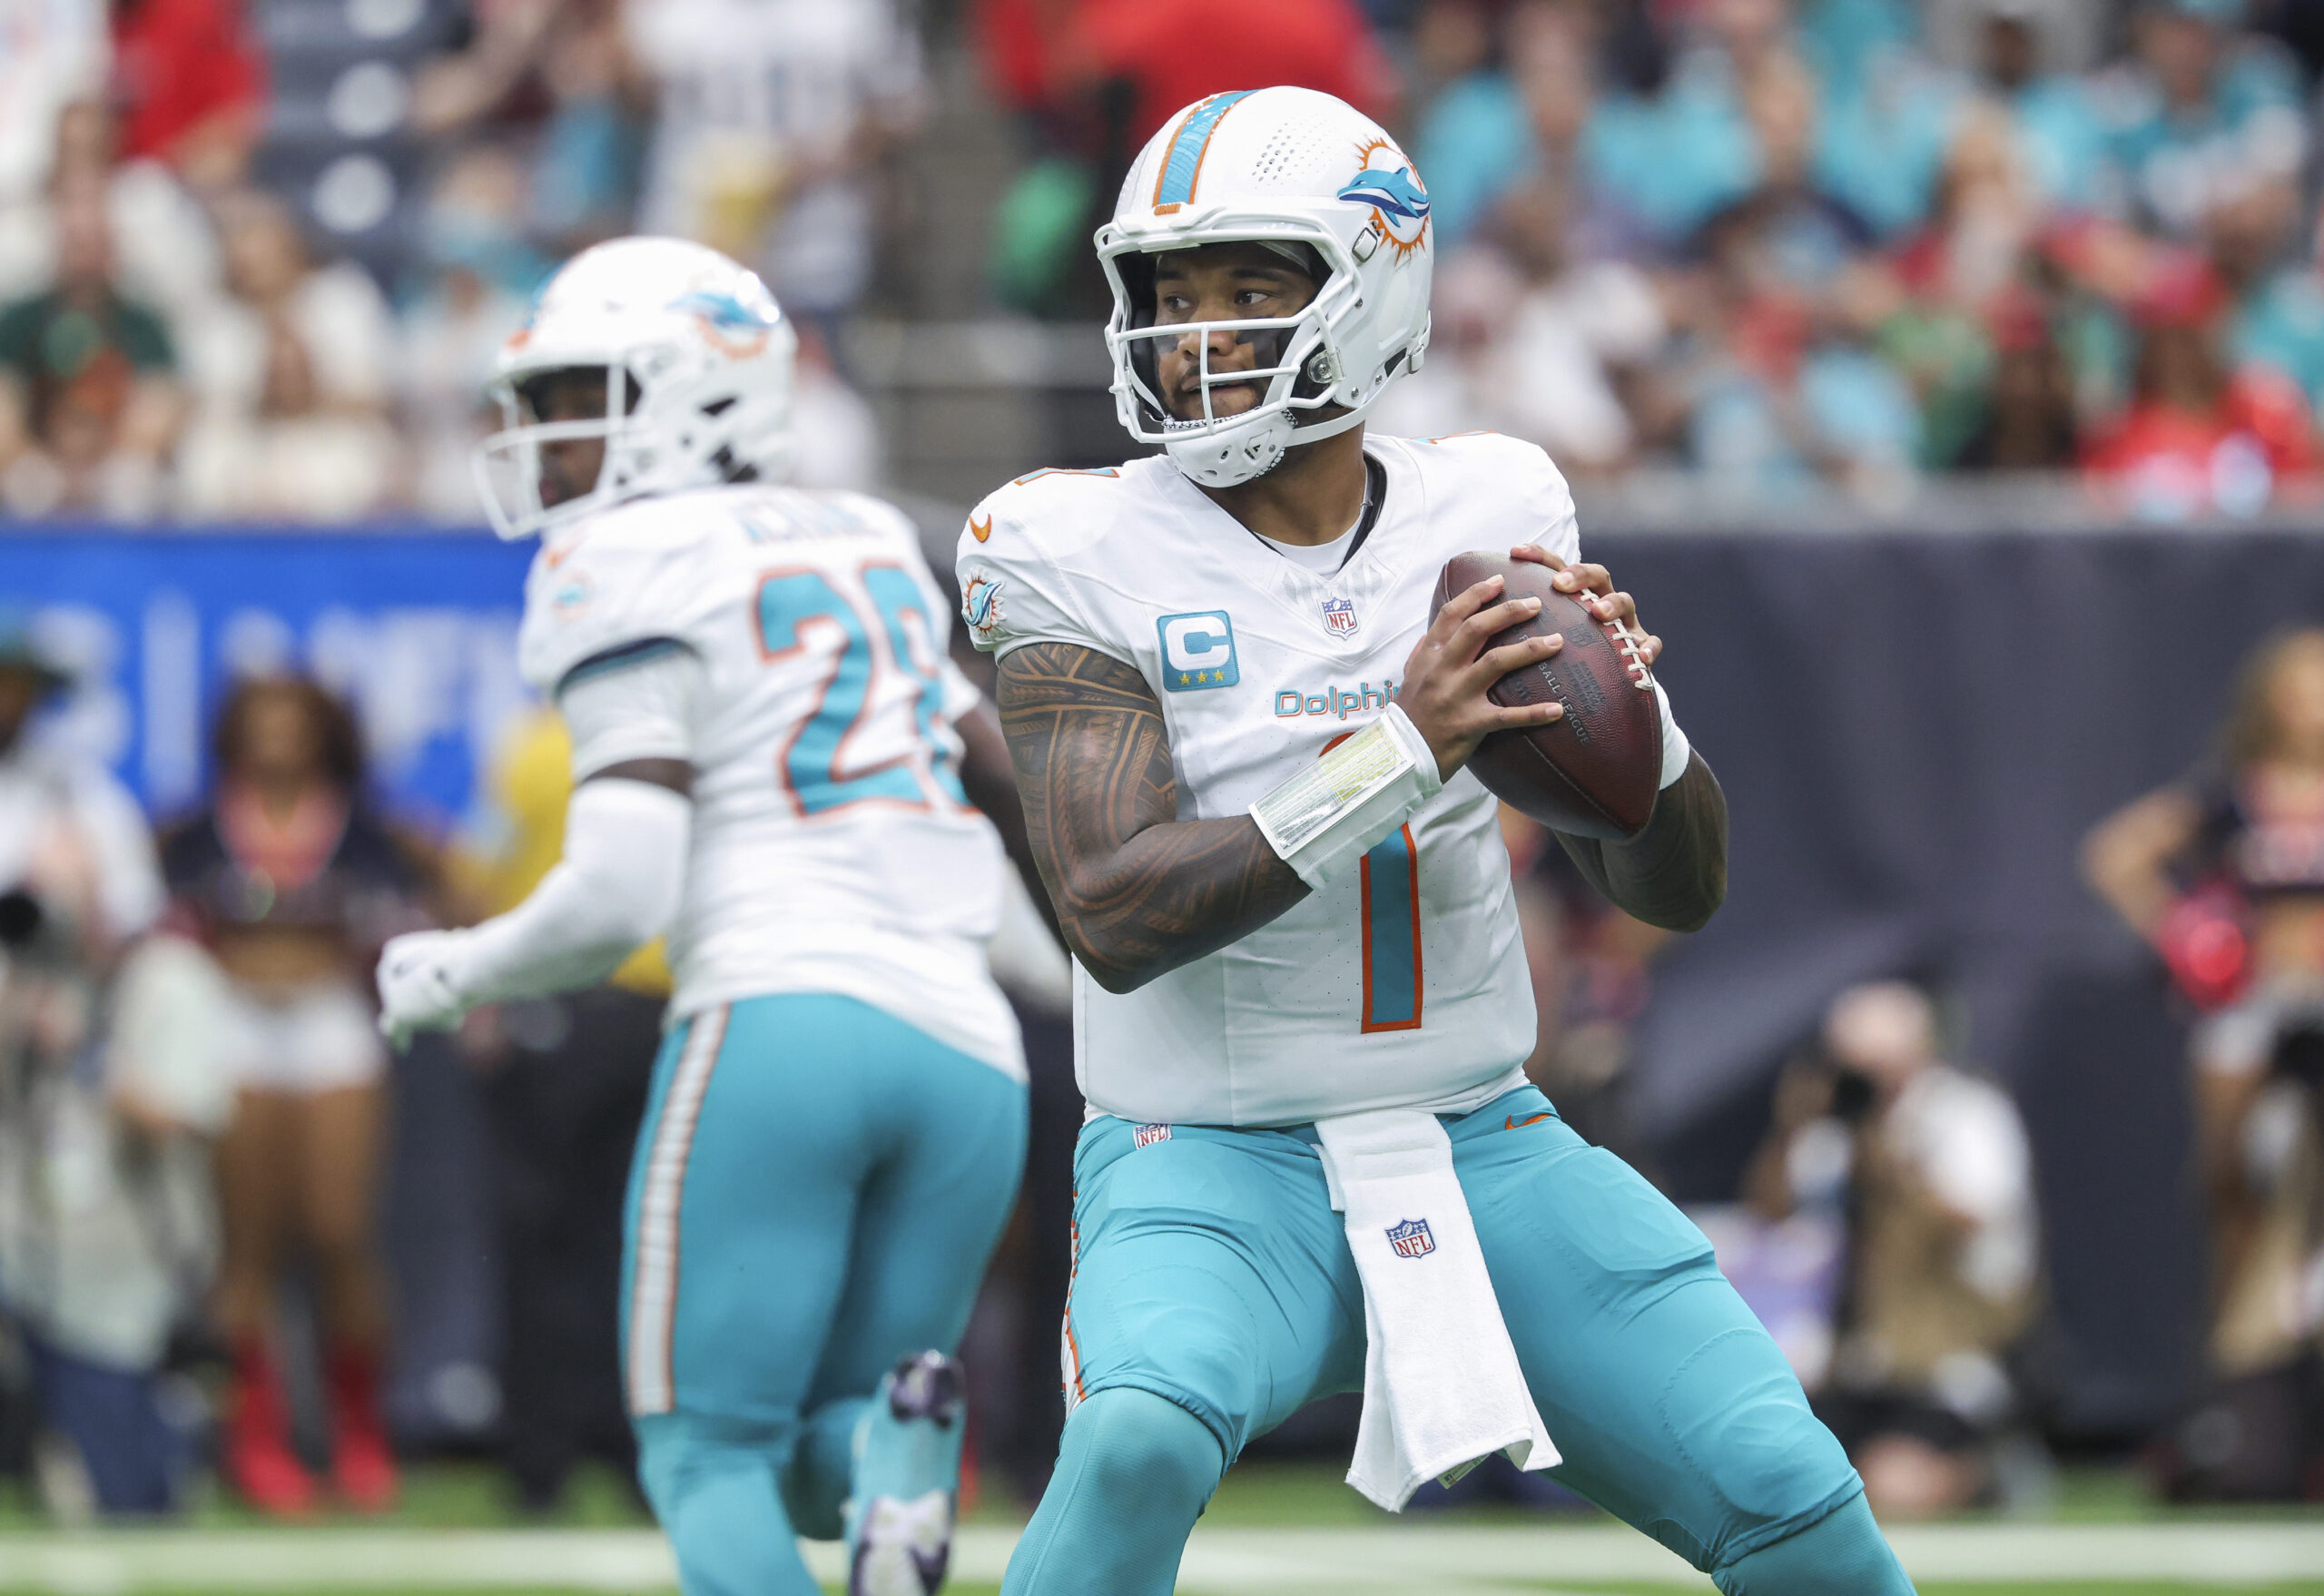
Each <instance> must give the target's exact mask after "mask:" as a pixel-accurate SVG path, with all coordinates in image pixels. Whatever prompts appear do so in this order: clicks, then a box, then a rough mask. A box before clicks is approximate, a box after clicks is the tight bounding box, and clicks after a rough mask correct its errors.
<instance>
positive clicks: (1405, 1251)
mask: <svg viewBox="0 0 2324 1596" xmlns="http://www.w3.org/2000/svg"><path fill="white" fill-rule="evenodd" d="M1388 1245H1389V1246H1393V1247H1394V1248H1395V1249H1396V1256H1398V1257H1400V1258H1424V1257H1426V1256H1428V1255H1429V1254H1431V1253H1433V1252H1434V1251H1435V1250H1436V1237H1434V1236H1431V1235H1430V1234H1429V1233H1428V1221H1427V1220H1425V1219H1407V1220H1405V1221H1404V1222H1403V1224H1402V1225H1391V1226H1389V1227H1388Z"/></svg>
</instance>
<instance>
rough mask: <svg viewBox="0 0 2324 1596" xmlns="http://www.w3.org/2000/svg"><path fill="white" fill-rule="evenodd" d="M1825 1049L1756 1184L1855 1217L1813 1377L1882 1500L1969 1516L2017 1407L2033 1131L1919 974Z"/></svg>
mask: <svg viewBox="0 0 2324 1596" xmlns="http://www.w3.org/2000/svg"><path fill="white" fill-rule="evenodd" d="M1822 1054H1823V1056H1822V1057H1821V1058H1819V1059H1815V1060H1813V1061H1810V1062H1806V1063H1801V1064H1796V1065H1794V1066H1793V1067H1792V1068H1791V1069H1787V1070H1786V1071H1785V1073H1784V1078H1783V1079H1782V1081H1781V1083H1780V1084H1779V1085H1778V1087H1777V1096H1776V1124H1775V1128H1774V1129H1773V1130H1772V1131H1771V1132H1770V1134H1769V1136H1768V1141H1767V1142H1766V1143H1765V1144H1764V1145H1763V1146H1762V1147H1761V1148H1760V1150H1759V1153H1758V1157H1757V1158H1755V1159H1754V1161H1753V1164H1752V1167H1751V1170H1750V1173H1749V1175H1748V1177H1747V1187H1746V1189H1747V1194H1748V1197H1750V1200H1751V1202H1752V1205H1753V1206H1754V1207H1757V1208H1758V1209H1759V1210H1760V1211H1761V1212H1762V1213H1763V1214H1765V1215H1766V1216H1767V1217H1769V1218H1783V1217H1787V1216H1788V1215H1790V1214H1792V1213H1793V1212H1795V1211H1796V1210H1798V1209H1802V1208H1810V1207H1823V1208H1825V1209H1827V1211H1832V1212H1836V1213H1837V1214H1838V1215H1839V1216H1840V1217H1841V1218H1842V1219H1843V1222H1844V1224H1845V1226H1846V1233H1847V1245H1846V1265H1845V1268H1844V1276H1843V1277H1844V1286H1843V1288H1842V1297H1841V1303H1840V1311H1839V1315H1838V1321H1839V1322H1838V1325H1837V1338H1836V1342H1835V1345H1834V1350H1833V1355H1832V1358H1831V1362H1830V1364H1829V1367H1828V1370H1827V1372H1826V1374H1825V1375H1824V1377H1823V1378H1822V1379H1821V1380H1814V1379H1810V1380H1808V1381H1807V1385H1808V1391H1809V1394H1810V1396H1811V1397H1812V1398H1813V1400H1814V1402H1815V1405H1816V1412H1817V1415H1818V1416H1819V1417H1821V1418H1822V1419H1823V1420H1824V1421H1825V1423H1827V1424H1829V1425H1830V1426H1831V1427H1832V1432H1833V1433H1834V1434H1836V1435H1837V1436H1838V1437H1839V1438H1840V1440H1841V1442H1842V1443H1844V1444H1845V1445H1846V1447H1847V1449H1848V1456H1849V1458H1850V1459H1851V1461H1853V1462H1854V1463H1856V1468H1857V1470H1858V1472H1859V1473H1862V1474H1863V1476H1864V1484H1865V1492H1866V1495H1867V1496H1868V1497H1869V1499H1870V1500H1871V1502H1872V1505H1873V1510H1874V1511H1875V1512H1877V1513H1878V1514H1879V1515H1880V1516H1881V1517H1882V1518H1884V1519H1890V1518H1928V1517H1932V1516H1935V1515H1936V1514H1940V1513H1945V1512H1955V1511H1957V1510H1958V1509H1961V1508H1965V1507H1967V1506H1970V1505H1972V1504H1973V1503H1975V1502H1979V1501H1980V1500H1981V1499H1984V1498H1985V1497H1987V1496H1988V1495H1989V1494H1990V1493H1992V1491H1993V1490H1994V1486H1995V1485H1996V1481H1995V1478H1994V1456H1995V1452H1994V1443H1995V1442H1996V1441H1997V1440H1998V1439H1999V1438H2000V1436H2001V1435H2002V1434H2003V1433H2004V1430H2005V1428H2006V1426H2007V1425H2008V1424H2009V1423H2010V1421H2011V1419H2012V1418H2013V1417H2014V1414H2015V1411H2016V1405H2017V1403H2016V1394H2015V1392H2014V1388H2013V1385H2012V1382H2011V1380H2010V1376H2009V1374H2008V1372H2007V1370H2006V1369H2005V1368H2004V1357H2005V1355H2006V1354H2007V1352H2008V1350H2009V1348H2010V1346H2011V1344H2012V1343H2013V1342H2014V1341H2015V1340H2016V1339H2017V1337H2018V1335H2020V1334H2021V1333H2022V1332H2023V1331H2024V1329H2025V1327H2026V1325H2027V1323H2028V1321H2029V1319H2030V1318H2031V1316H2032V1313H2033V1305H2034V1298H2035V1292H2036V1281H2037V1275H2038V1247H2039V1242H2038V1236H2037V1233H2036V1228H2035V1215H2034V1206H2033V1159H2032V1154H2031V1150H2030V1148H2028V1145H2027V1142H2026V1138H2025V1129H2024V1124H2023V1122H2022V1121H2021V1120H2020V1119H2019V1118H2018V1114H2017V1108H2016V1105H2015V1104H2014V1103H2013V1102H2012V1101H2011V1100H2010V1098H2009V1095H2008V1094H2007V1093H2006V1092H2004V1091H2003V1090H2002V1089H2000V1088H1999V1087H1997V1086H1995V1085H1994V1084H1993V1083H1992V1082H1990V1081H1986V1080H1983V1079H1979V1078H1977V1077H1976V1076H1974V1075H1971V1074H1969V1073H1967V1072H1966V1071H1965V1070H1962V1069H1957V1068H1955V1066H1953V1065H1951V1064H1948V1063H1946V1062H1945V1061H1944V1059H1941V1058H1940V1057H1939V1056H1938V1054H1937V1040H1936V1024H1935V1013H1934V1011H1933V1010H1932V1008H1931V1006H1930V1003H1929V1000H1928V998H1927V997H1926V995H1925V994H1924V993H1923V992H1921V991H1920V990H1919V989H1917V988H1915V987H1912V986H1909V985H1906V984H1905V983H1904V982H1901V981H1881V982H1876V983H1873V984H1870V985H1866V986H1859V987H1855V988H1852V989H1850V990H1847V991H1846V992H1843V993H1841V994H1840V996H1839V997H1838V998H1837V1000H1834V1002H1833V1004H1832V1007H1831V1009H1830V1010H1829V1012H1828V1013H1827V1016H1826V1020H1825V1025H1824V1037H1823V1049H1822ZM1808 1373H1809V1374H1813V1373H1814V1371H1812V1370H1810V1371H1808Z"/></svg>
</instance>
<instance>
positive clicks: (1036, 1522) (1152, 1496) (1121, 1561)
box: [1000, 1389, 1226, 1596]
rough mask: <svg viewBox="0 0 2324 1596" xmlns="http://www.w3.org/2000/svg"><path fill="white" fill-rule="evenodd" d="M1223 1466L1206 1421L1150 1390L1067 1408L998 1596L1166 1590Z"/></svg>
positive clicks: (1148, 1595) (1159, 1594)
mask: <svg viewBox="0 0 2324 1596" xmlns="http://www.w3.org/2000/svg"><path fill="white" fill-rule="evenodd" d="M1225 1472H1226V1461H1225V1459H1223V1458H1222V1457H1221V1456H1220V1455H1219V1450H1218V1442H1217V1441H1216V1439H1215V1438H1214V1437H1213V1436H1212V1434H1211V1433H1210V1430H1209V1428H1208V1427H1207V1426H1206V1425H1205V1424H1203V1422H1202V1421H1201V1420H1200V1419H1197V1418H1196V1417H1195V1416H1194V1415H1193V1414H1190V1413H1188V1412H1187V1410H1186V1409H1184V1408H1182V1407H1180V1406H1179V1405H1178V1404H1177V1403H1174V1402H1167V1401H1165V1400H1164V1399H1163V1398H1161V1397H1159V1396H1156V1395H1154V1394H1152V1393H1151V1392H1146V1391H1131V1390H1127V1389H1117V1390H1112V1391H1099V1392H1097V1393H1095V1394H1092V1395H1090V1396H1089V1397H1088V1398H1087V1399H1086V1400H1085V1401H1084V1402H1083V1403H1082V1404H1081V1405H1080V1406H1079V1407H1078V1408H1076V1409H1074V1410H1073V1417H1072V1418H1070V1419H1068V1421H1067V1422H1066V1426H1065V1441H1064V1443H1063V1444H1062V1445H1061V1446H1060V1447H1059V1451H1058V1460H1057V1472H1056V1473H1053V1474H1051V1475H1050V1476H1049V1489H1048V1490H1047V1491H1046V1492H1044V1493H1042V1494H1041V1505H1040V1507H1039V1509H1038V1510H1037V1511H1036V1512H1034V1514H1033V1522H1031V1523H1029V1524H1028V1525H1026V1526H1025V1534H1024V1538H1023V1539H1022V1540H1020V1541H1019V1542H1018V1543H1017V1551H1016V1554H1015V1555H1014V1556H1012V1557H1010V1558H1009V1577H1008V1578H1007V1579H1006V1580H1004V1581H1001V1586H1000V1590H1001V1596H1170V1591H1171V1588H1172V1587H1173V1586H1175V1585H1176V1584H1177V1580H1178V1559H1179V1557H1180V1556H1181V1555H1183V1554H1184V1552H1186V1549H1187V1535H1188V1534H1190V1533H1191V1532H1193V1530H1194V1527H1195V1520H1196V1519H1197V1518H1199V1517H1201V1516H1202V1510H1203V1507H1204V1505H1205V1504H1206V1503H1207V1502H1209V1501H1210V1493H1212V1492H1213V1491H1215V1490H1216V1489H1217V1487H1218V1479H1219V1476H1220V1475H1221V1474H1222V1473H1225Z"/></svg>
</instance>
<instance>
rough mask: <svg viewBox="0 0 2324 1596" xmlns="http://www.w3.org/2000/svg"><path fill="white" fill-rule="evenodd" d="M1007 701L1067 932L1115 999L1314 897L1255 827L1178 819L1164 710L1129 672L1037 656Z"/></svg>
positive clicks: (1058, 652)
mask: <svg viewBox="0 0 2324 1596" xmlns="http://www.w3.org/2000/svg"><path fill="white" fill-rule="evenodd" d="M998 696H999V699H1000V726H1001V730H1002V731H1003V732H1004V733H1006V734H1008V738H1009V755H1010V757H1011V759H1012V760H1013V761H1014V762H1015V764H1016V767H1017V790H1018V792H1019V793H1020V794H1022V796H1023V798H1024V803H1025V832H1026V835H1027V837H1028V838H1029V841H1030V842H1031V843H1032V850H1033V857H1034V859H1035V860H1036V861H1037V862H1039V865H1040V871H1041V877H1042V880H1043V881H1045V882H1047V883H1048V885H1049V898H1050V901H1052V902H1053V903H1055V905H1056V906H1057V916H1058V923H1059V926H1060V927H1061V928H1062V929H1063V931H1064V932H1065V940H1066V945H1067V946H1068V947H1069V948H1071V949H1072V950H1073V952H1074V956H1075V957H1076V958H1078V959H1079V960H1080V961H1081V963H1082V966H1083V968H1085V969H1086V970H1088V971H1089V973H1090V975H1091V976H1092V977H1094V978H1095V979H1096V980H1097V982H1098V985H1099V986H1102V987H1104V988H1105V989H1106V990H1108V991H1109V992H1127V991H1129V990H1133V989H1135V988H1137V987H1140V986H1143V985H1145V984H1146V983H1147V981H1149V980H1153V979H1154V978H1155V977H1156V976H1157V975H1160V974H1163V973H1164V972H1165V971H1167V970H1175V969H1177V967H1178V966H1179V965H1181V964H1185V963H1187V962H1190V961H1193V960H1196V959H1199V958H1201V957H1202V956H1203V955H1204V954H1206V953H1210V952H1215V951H1217V950H1218V949H1220V948H1223V947H1225V946H1226V944H1227V943H1229V942H1232V941H1235V940H1236V939H1237V938H1238V937H1242V936H1246V935H1247V934H1249V933H1250V932H1251V931H1256V930H1257V929H1258V928H1259V927H1260V926H1263V925H1265V924H1266V923H1267V921H1271V920H1273V919H1275V917H1276V916H1277V915H1279V914H1281V913H1282V912H1283V911H1285V910H1286V909H1288V908H1290V907H1291V906H1292V905H1293V904H1294V903H1296V902H1297V901H1299V900H1300V899H1302V898H1304V897H1305V896H1306V895H1307V886H1306V883H1305V882H1302V881H1301V880H1300V879H1299V877H1298V876H1297V875H1295V873H1293V872H1292V869H1291V867H1290V866H1289V865H1287V864H1285V862H1283V860H1282V859H1281V858H1280V857H1279V856H1278V855H1277V854H1276V853H1275V850H1274V849H1272V848H1270V847H1268V846H1267V842H1266V839H1265V837H1263V836H1261V835H1260V834H1259V828H1258V827H1257V825H1256V824H1255V823H1253V822H1252V821H1251V820H1250V819H1249V817H1247V816H1236V818H1234V819H1232V820H1197V821H1181V820H1178V819H1177V777H1176V776H1175V775H1173V774H1172V773H1171V768H1170V745H1169V742H1168V739H1167V736H1166V735H1165V734H1164V730H1163V724H1162V709H1161V706H1160V705H1159V704H1157V703H1155V701H1154V695H1153V692H1152V691H1151V690H1150V689H1149V688H1148V687H1147V685H1146V678H1145V677H1143V676H1141V675H1138V673H1137V671H1136V670H1134V669H1132V668H1131V667H1130V666H1128V665H1124V664H1122V663H1121V662H1120V661H1118V660H1115V659H1108V657H1107V656H1106V655H1102V654H1098V653H1097V652H1095V651H1094V650H1091V649H1087V648H1078V647H1075V646H1074V645H1071V644H1065V643H1035V644H1029V645H1027V646H1025V647H1023V648H1020V649H1018V650H1017V651H1016V652H1015V653H1013V654H1011V655H1009V656H1008V657H1007V658H1005V659H1003V660H1002V661H1001V662H1000V689H999V694H998Z"/></svg>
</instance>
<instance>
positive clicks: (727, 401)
mask: <svg viewBox="0 0 2324 1596" xmlns="http://www.w3.org/2000/svg"><path fill="white" fill-rule="evenodd" d="M701 409H702V413H703V414H704V415H705V416H723V415H724V414H725V413H726V412H727V411H729V410H731V409H734V395H733V394H728V395H727V396H726V397H725V398H724V399H712V400H711V401H710V402H709V403H708V404H706V405H704V406H703V407H701Z"/></svg>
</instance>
